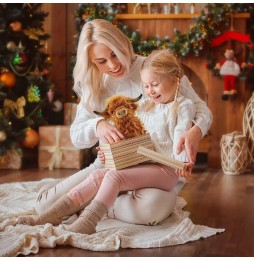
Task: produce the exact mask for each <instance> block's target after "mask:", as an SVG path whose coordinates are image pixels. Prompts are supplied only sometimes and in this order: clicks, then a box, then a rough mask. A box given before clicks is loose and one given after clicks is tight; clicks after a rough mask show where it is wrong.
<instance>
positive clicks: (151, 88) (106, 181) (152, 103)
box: [18, 50, 196, 234]
mask: <svg viewBox="0 0 254 261" xmlns="http://www.w3.org/2000/svg"><path fill="white" fill-rule="evenodd" d="M182 75H183V72H182V69H181V67H180V65H179V62H178V61H177V59H176V58H175V57H174V56H173V55H172V54H171V53H170V52H169V51H168V50H161V51H155V52H153V53H152V54H151V55H150V56H148V58H147V59H146V60H145V62H144V63H143V65H142V68H141V79H142V83H143V88H144V91H145V93H146V94H147V95H148V96H149V98H146V99H143V100H142V101H141V103H140V106H139V109H138V112H137V114H138V116H139V117H140V119H141V120H142V122H143V123H144V125H145V128H146V130H147V131H148V132H149V133H150V135H151V139H152V141H153V143H154V146H155V150H156V151H157V152H159V153H161V154H163V155H165V156H167V157H173V158H176V159H178V160H181V161H183V162H186V161H187V157H186V155H185V150H183V151H182V153H181V154H180V155H178V154H177V148H176V147H177V142H178V139H179V137H180V136H181V135H182V133H183V132H186V131H187V130H188V129H189V128H190V127H191V126H192V122H193V120H194V117H195V113H196V111H195V105H194V103H193V102H192V101H191V100H189V99H187V98H185V97H183V96H181V95H179V92H178V89H179V83H180V79H181V77H182ZM99 157H100V159H101V160H102V161H103V160H104V156H103V154H102V153H101V152H100V153H99ZM186 164H187V166H188V168H187V170H185V171H183V170H182V171H181V170H174V169H172V168H170V167H167V166H164V165H162V164H156V163H151V164H141V165H137V166H134V167H130V168H126V169H122V170H109V169H97V170H94V171H93V172H92V173H91V174H90V175H89V177H88V178H86V179H85V180H84V181H83V182H82V183H80V184H79V185H77V186H76V187H74V188H73V189H71V190H70V191H69V192H68V193H67V194H66V195H64V196H62V197H61V198H60V199H59V200H57V201H56V202H55V203H54V204H53V205H52V206H51V207H50V208H49V209H47V210H46V211H45V212H44V213H43V214H41V215H37V216H36V215H35V216H27V217H20V218H19V219H18V223H28V224H32V225H35V224H44V223H47V222H50V223H52V224H59V223H60V222H61V218H62V217H63V216H66V215H69V214H71V213H74V212H76V211H77V210H78V209H80V208H81V207H82V206H83V205H84V204H85V203H87V202H89V201H90V200H91V199H93V197H94V196H95V198H94V199H93V200H92V201H91V203H90V204H89V205H88V206H87V207H86V208H85V209H84V211H83V213H82V214H81V215H80V216H79V218H78V219H77V220H76V221H75V222H74V223H73V224H71V225H69V226H67V227H66V229H67V230H70V231H73V232H79V233H85V234H91V233H94V232H95V231H96V230H95V228H96V225H97V223H98V222H99V221H100V220H101V218H102V217H103V216H104V215H105V214H106V213H107V212H108V210H109V208H110V207H111V206H112V205H113V204H114V202H115V200H116V198H117V195H118V193H119V192H120V191H128V190H136V189H140V188H149V187H150V188H151V187H153V188H159V189H162V190H165V191H170V190H171V189H172V188H173V187H174V186H175V184H176V183H177V181H178V177H179V175H181V176H185V177H187V176H189V175H190V174H191V169H192V163H186ZM153 225H154V224H153Z"/></svg>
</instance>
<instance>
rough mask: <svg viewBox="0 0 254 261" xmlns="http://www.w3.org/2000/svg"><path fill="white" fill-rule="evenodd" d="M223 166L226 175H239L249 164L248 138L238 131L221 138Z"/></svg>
mask: <svg viewBox="0 0 254 261" xmlns="http://www.w3.org/2000/svg"><path fill="white" fill-rule="evenodd" d="M220 146H221V166H222V170H223V172H224V174H228V175H239V174H241V173H243V172H244V171H245V170H246V167H247V163H248V152H247V141H246V137H245V136H244V135H243V134H242V133H241V132H238V131H234V132H232V133H229V134H225V135H223V136H222V138H221V142H220Z"/></svg>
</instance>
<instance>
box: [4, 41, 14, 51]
mask: <svg viewBox="0 0 254 261" xmlns="http://www.w3.org/2000/svg"><path fill="white" fill-rule="evenodd" d="M6 48H7V49H8V50H10V51H12V52H14V51H15V50H16V48H17V46H16V44H15V42H13V41H9V42H8V43H7V44H6Z"/></svg>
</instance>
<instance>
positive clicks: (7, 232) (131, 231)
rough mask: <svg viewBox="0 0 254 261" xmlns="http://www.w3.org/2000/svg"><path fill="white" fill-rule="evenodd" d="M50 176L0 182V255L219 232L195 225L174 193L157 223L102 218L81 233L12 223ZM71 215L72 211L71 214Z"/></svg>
mask: <svg viewBox="0 0 254 261" xmlns="http://www.w3.org/2000/svg"><path fill="white" fill-rule="evenodd" d="M50 181H52V179H44V180H41V181H36V182H22V183H8V184H2V185H0V256H8V257H9V256H17V255H19V254H23V255H29V254H31V253H34V254H35V253H38V252H39V249H40V247H41V248H54V247H55V246H56V245H71V246H73V247H77V248H81V249H87V250H92V251H117V250H118V249H119V248H154V247H165V246H172V245H178V244H184V243H186V242H189V241H194V240H198V239H200V238H207V237H209V236H212V235H215V234H216V233H221V232H223V231H224V229H216V228H210V227H207V226H202V225H195V224H193V223H192V221H191V220H190V218H189V217H188V215H189V213H188V212H186V211H183V207H184V206H185V205H186V202H185V200H184V199H183V198H180V197H178V199H177V204H176V207H175V210H174V212H173V213H172V214H171V215H170V216H169V217H168V218H167V219H166V220H165V221H164V222H162V223H161V224H159V225H157V226H143V225H133V224H128V223H124V222H121V221H118V220H115V219H107V218H105V219H103V220H102V221H101V222H100V223H99V224H98V226H97V233H95V234H93V235H83V234H77V233H72V232H69V231H66V230H64V226H63V225H59V226H55V227H54V226H52V225H51V224H45V225H40V226H34V227H32V226H28V225H16V226H15V224H16V217H17V216H19V215H24V214H33V213H35V211H34V208H33V206H34V201H35V199H36V195H37V192H38V190H39V188H40V187H41V186H43V185H44V184H46V183H47V182H50ZM72 218H75V215H74V216H73V217H72Z"/></svg>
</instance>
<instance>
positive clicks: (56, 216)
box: [17, 195, 80, 226]
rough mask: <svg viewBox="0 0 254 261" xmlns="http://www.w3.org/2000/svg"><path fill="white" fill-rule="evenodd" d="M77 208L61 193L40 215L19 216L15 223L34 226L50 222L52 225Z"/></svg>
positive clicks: (58, 222)
mask: <svg viewBox="0 0 254 261" xmlns="http://www.w3.org/2000/svg"><path fill="white" fill-rule="evenodd" d="M79 209H80V208H78V207H76V206H75V205H74V204H73V203H72V202H71V200H70V199H69V198H68V197H67V196H66V195H63V196H62V197H61V198H59V199H58V200H57V201H56V202H55V203H54V204H53V205H51V206H50V207H49V208H48V209H46V210H45V212H44V213H41V214H40V215H30V216H23V217H19V218H18V220H17V224H27V225H32V226H34V225H42V224H46V223H51V224H52V225H58V224H60V223H61V222H62V217H64V216H68V215H70V214H73V213H75V212H76V211H78V210H79Z"/></svg>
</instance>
